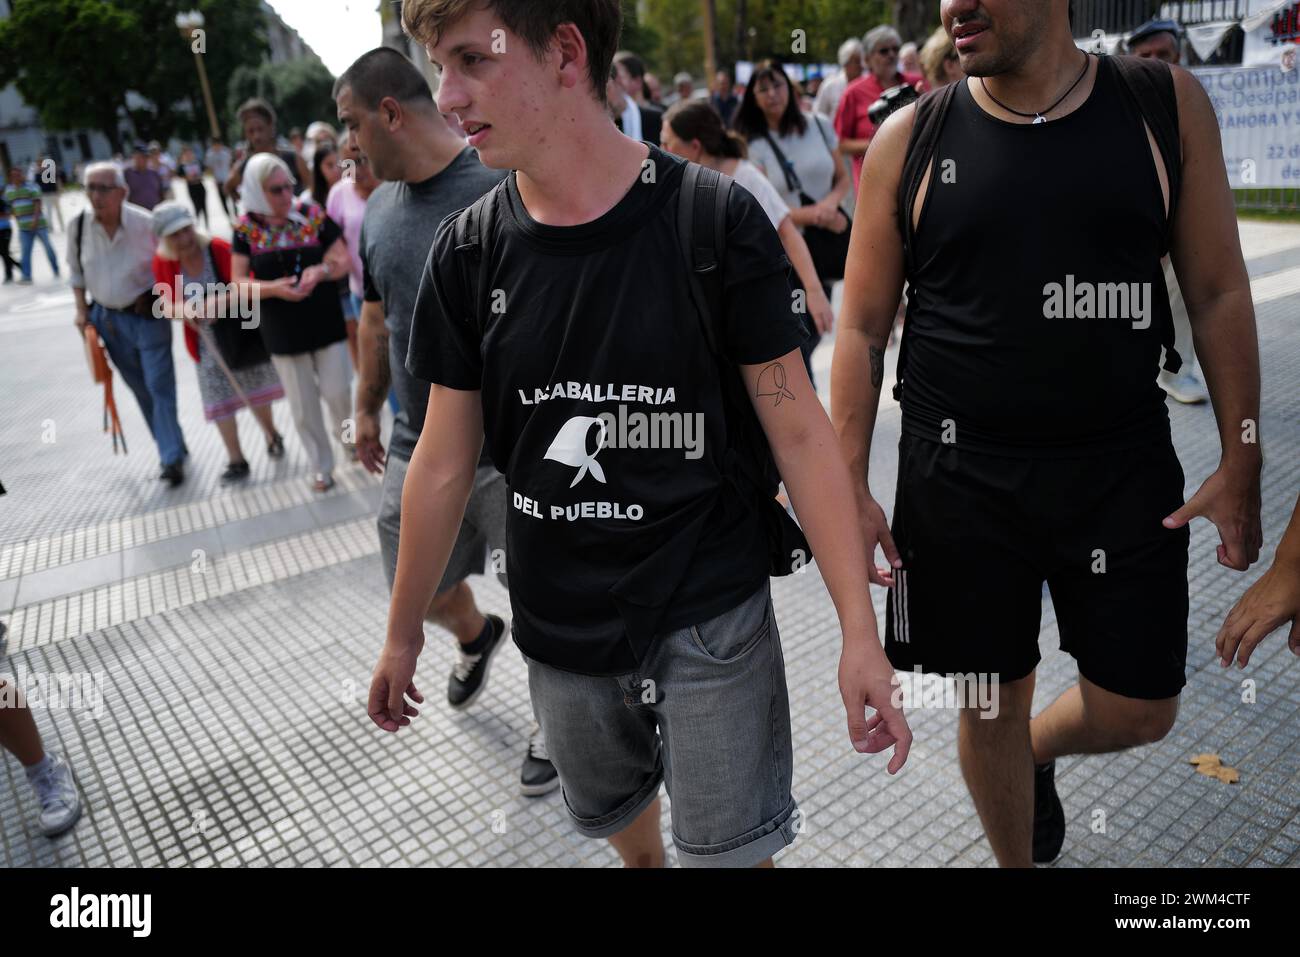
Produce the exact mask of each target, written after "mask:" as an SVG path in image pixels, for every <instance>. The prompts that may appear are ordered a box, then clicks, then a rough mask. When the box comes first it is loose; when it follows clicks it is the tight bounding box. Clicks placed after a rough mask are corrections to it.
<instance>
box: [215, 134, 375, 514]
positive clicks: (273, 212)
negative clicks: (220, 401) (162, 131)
mask: <svg viewBox="0 0 1300 957" xmlns="http://www.w3.org/2000/svg"><path fill="white" fill-rule="evenodd" d="M242 190H243V194H242V204H243V209H244V215H243V216H241V217H240V219H239V222H238V223H237V224H236V225H235V231H234V239H233V241H232V242H231V273H232V277H233V279H234V281H235V282H237V283H244V284H247V285H248V286H249V287H250V288H249V289H248V290H246V292H247V294H249V295H251V296H253V297H255V298H254V299H253V302H254V307H253V308H254V311H255V313H256V316H255V321H257V322H258V329H259V330H260V332H261V334H262V340H263V342H264V343H265V344H266V350H267V352H269V353H270V354H271V362H272V363H273V364H274V365H275V371H276V372H277V373H279V376H280V381H281V382H282V383H283V384H284V389H285V392H286V394H287V395H288V398H289V408H290V409H291V410H292V411H293V421H294V425H296V426H297V428H298V435H299V437H300V438H301V439H302V442H303V446H304V447H305V448H306V450H307V455H308V456H309V458H310V460H311V462H312V465H313V467H314V469H315V474H314V477H313V487H314V488H315V489H316V491H318V492H326V491H329V489H331V488H333V486H334V474H333V473H334V450H333V448H332V447H331V445H330V436H331V435H334V436H335V437H337V438H338V439H339V441H340V442H341V443H343V444H344V448H345V450H347V448H348V446H347V443H345V442H344V435H345V433H344V429H345V423H346V422H347V421H348V420H349V419H350V417H351V415H352V364H351V362H350V361H349V358H348V349H347V330H346V328H345V326H344V323H343V310H342V309H341V308H340V306H339V294H338V287H337V286H336V285H335V283H336V282H337V281H338V280H340V279H342V278H343V277H345V276H346V275H347V274H348V251H347V246H346V245H345V243H344V241H343V238H342V231H341V230H340V229H339V227H338V225H337V224H336V223H335V222H334V221H333V220H331V219H330V218H329V216H327V215H326V214H325V211H324V210H323V209H322V208H321V207H320V206H319V205H317V204H316V203H314V202H298V201H295V199H294V195H293V179H292V177H291V176H290V174H289V167H288V166H287V165H286V164H285V162H284V160H282V159H280V158H279V157H278V156H276V155H274V154H273V153H258V154H257V155H256V156H253V157H251V158H250V159H249V160H248V164H247V165H246V166H245V168H244V177H243V183H242ZM286 278H290V279H292V280H293V282H292V283H291V284H285V283H279V282H276V281H275V280H281V279H286ZM322 399H324V401H325V404H326V406H327V407H328V408H329V419H328V425H327V424H326V421H327V420H326V419H325V418H324V417H322V414H321V400H322Z"/></svg>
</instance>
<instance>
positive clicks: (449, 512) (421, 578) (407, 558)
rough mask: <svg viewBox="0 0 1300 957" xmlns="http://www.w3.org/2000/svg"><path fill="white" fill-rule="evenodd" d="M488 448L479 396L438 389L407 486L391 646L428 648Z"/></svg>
mask: <svg viewBox="0 0 1300 957" xmlns="http://www.w3.org/2000/svg"><path fill="white" fill-rule="evenodd" d="M482 448H483V406H482V400H481V397H480V393H479V392H463V391H460V390H457V389H447V388H444V387H442V386H439V385H434V386H433V387H432V388H430V390H429V405H428V410H427V411H426V413H425V418H424V428H423V430H422V431H421V432H420V439H419V441H418V442H416V444H415V452H414V453H413V454H412V455H411V464H410V467H409V469H408V470H407V473H406V481H405V483H404V485H403V487H402V535H401V539H400V542H399V547H398V552H397V577H396V579H395V580H394V582H393V598H392V605H391V607H390V609H389V614H388V640H389V642H390V643H397V644H399V645H409V644H414V643H417V642H418V643H419V644H421V645H422V644H423V639H424V631H423V627H422V624H423V622H424V613H425V611H426V610H427V609H428V607H429V602H431V601H432V600H433V595H434V592H435V591H436V590H437V587H438V582H439V581H441V580H442V573H443V571H444V569H445V568H446V566H447V559H448V558H449V557H450V556H451V547H452V544H453V543H454V542H455V541H456V534H457V532H458V531H459V530H460V523H461V519H462V518H463V517H464V514H465V505H466V503H467V502H468V501H469V493H470V489H471V488H472V487H473V485H474V470H475V468H476V467H477V465H478V459H479V453H480V452H481V451H482Z"/></svg>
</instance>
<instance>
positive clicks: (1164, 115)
mask: <svg viewBox="0 0 1300 957" xmlns="http://www.w3.org/2000/svg"><path fill="white" fill-rule="evenodd" d="M1103 59H1104V60H1106V61H1109V62H1110V63H1112V64H1113V65H1114V66H1115V68H1116V69H1115V73H1116V75H1117V76H1118V77H1119V80H1120V86H1121V87H1123V88H1124V90H1125V91H1126V92H1127V93H1128V95H1129V100H1130V102H1131V103H1132V104H1133V105H1134V106H1135V107H1136V108H1137V111H1138V113H1139V114H1140V115H1141V116H1142V118H1143V119H1144V120H1146V122H1147V125H1148V126H1149V127H1150V128H1151V135H1152V136H1153V137H1155V141H1156V146H1157V147H1159V149H1160V157H1161V159H1162V160H1163V161H1164V164H1165V174H1166V176H1167V177H1168V179H1169V214H1168V215H1167V216H1166V217H1165V231H1164V243H1163V245H1164V250H1163V252H1162V253H1161V255H1168V254H1169V245H1170V240H1171V239H1172V233H1173V221H1174V213H1175V212H1176V211H1177V208H1178V193H1179V190H1180V189H1181V187H1182V182H1183V161H1182V147H1181V140H1180V138H1179V133H1178V96H1177V94H1176V93H1175V92H1174V75H1173V71H1172V70H1170V69H1169V64H1167V63H1165V62H1163V61H1161V60H1156V59H1143V58H1142V57H1135V56H1107V57H1104V58H1103ZM1098 69H1100V66H1099V67H1098ZM956 92H957V84H956V83H949V84H948V85H947V86H943V87H941V88H939V89H937V90H931V91H930V92H929V93H926V94H925V95H924V96H922V97H921V98H920V99H919V100H917V101H916V107H915V111H916V112H915V118H914V120H913V124H912V135H911V138H910V139H909V140H908V142H907V157H906V159H905V160H904V162H903V175H902V177H901V178H900V179H899V182H898V230H899V234H900V235H901V236H902V237H903V262H904V264H905V268H906V271H907V272H908V273H909V274H910V273H911V272H912V270H913V268H914V267H915V265H916V263H915V260H914V258H913V240H914V238H915V237H914V234H913V232H912V207H913V205H915V203H916V196H917V193H919V192H920V191H921V181H922V180H923V179H924V178H925V172H926V170H927V169H929V167H930V161H931V160H932V159H933V158H934V151H935V150H936V149H938V147H939V134H940V133H941V132H942V131H943V124H944V120H945V119H946V118H947V116H948V108H949V106H951V104H952V98H953V96H954V94H955V93H956ZM909 325H910V324H909V323H904V324H903V337H902V341H901V342H900V343H899V346H898V372H897V374H896V381H897V384H896V385H895V386H894V399H895V400H901V399H902V396H903V369H904V366H905V363H906V359H907V340H908V335H907V330H908V328H909ZM1160 337H1161V340H1160V341H1161V344H1162V345H1163V346H1164V347H1165V368H1166V369H1167V370H1168V371H1170V372H1177V371H1178V370H1179V369H1180V368H1182V364H1183V360H1182V358H1181V357H1180V356H1179V355H1178V351H1177V350H1176V349H1175V348H1174V327H1173V323H1172V322H1165V323H1163V325H1162V328H1161V330H1160Z"/></svg>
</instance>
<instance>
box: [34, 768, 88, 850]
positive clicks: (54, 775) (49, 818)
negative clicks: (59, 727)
mask: <svg viewBox="0 0 1300 957" xmlns="http://www.w3.org/2000/svg"><path fill="white" fill-rule="evenodd" d="M47 755H48V757H49V764H48V766H47V767H46V768H45V770H44V771H43V772H42V773H41V774H39V775H37V776H36V777H35V778H34V779H32V782H31V785H32V790H34V791H35V792H36V799H37V800H38V801H40V804H41V832H42V833H43V834H44V835H45V836H46V837H57V836H58V835H60V834H62V833H63V832H64V831H66V830H68V829H69V828H70V827H72V825H74V824H76V823H77V818H79V817H81V796H80V795H79V794H78V793H77V782H76V780H75V779H74V778H73V776H72V768H71V767H70V766H69V765H68V763H67V762H66V761H64V760H63V759H62V758H61V757H59V756H58V755H57V754H53V753H49V752H47Z"/></svg>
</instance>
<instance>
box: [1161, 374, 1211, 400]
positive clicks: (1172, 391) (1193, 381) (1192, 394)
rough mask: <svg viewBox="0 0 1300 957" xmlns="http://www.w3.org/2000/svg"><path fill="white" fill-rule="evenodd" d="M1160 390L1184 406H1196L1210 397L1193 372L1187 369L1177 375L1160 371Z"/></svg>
mask: <svg viewBox="0 0 1300 957" xmlns="http://www.w3.org/2000/svg"><path fill="white" fill-rule="evenodd" d="M1160 388H1162V389H1164V390H1165V391H1166V392H1168V393H1169V395H1170V396H1171V397H1172V398H1174V399H1176V400H1177V401H1179V402H1182V403H1183V404H1185V405H1197V404H1198V403H1201V402H1204V401H1205V400H1206V399H1208V398H1209V397H1210V394H1209V393H1208V392H1206V391H1205V384H1204V383H1203V382H1201V380H1200V378H1199V377H1198V376H1197V375H1196V373H1195V372H1192V371H1191V370H1190V369H1188V370H1187V371H1185V372H1179V373H1177V374H1174V373H1171V372H1165V371H1164V370H1163V369H1162V370H1161V371H1160Z"/></svg>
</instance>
